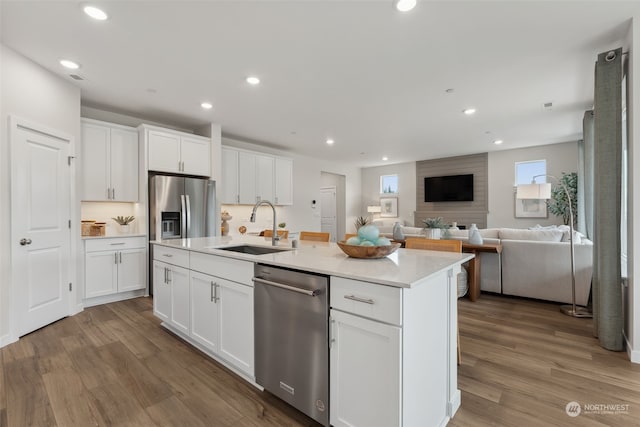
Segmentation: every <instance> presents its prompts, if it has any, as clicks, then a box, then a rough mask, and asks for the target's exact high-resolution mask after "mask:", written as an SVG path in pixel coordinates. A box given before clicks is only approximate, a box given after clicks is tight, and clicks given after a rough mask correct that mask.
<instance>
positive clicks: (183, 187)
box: [149, 174, 219, 291]
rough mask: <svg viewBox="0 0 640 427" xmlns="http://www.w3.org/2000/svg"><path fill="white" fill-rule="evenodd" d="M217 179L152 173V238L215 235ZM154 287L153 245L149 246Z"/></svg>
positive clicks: (150, 198)
mask: <svg viewBox="0 0 640 427" xmlns="http://www.w3.org/2000/svg"><path fill="white" fill-rule="evenodd" d="M216 213H217V208H216V183H215V181H211V180H209V179H207V178H191V177H185V176H172V175H155V174H154V175H149V240H166V239H187V238H192V237H209V236H215V235H216V234H217V230H218V229H219V225H218V220H217V215H216ZM149 260H150V268H149V279H150V280H149V289H150V290H151V291H152V289H153V276H152V274H153V246H151V247H150V248H149Z"/></svg>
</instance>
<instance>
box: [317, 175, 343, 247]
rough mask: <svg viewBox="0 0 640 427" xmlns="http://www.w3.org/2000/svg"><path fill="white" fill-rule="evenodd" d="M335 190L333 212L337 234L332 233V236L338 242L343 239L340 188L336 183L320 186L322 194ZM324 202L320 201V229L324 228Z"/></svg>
mask: <svg viewBox="0 0 640 427" xmlns="http://www.w3.org/2000/svg"><path fill="white" fill-rule="evenodd" d="M326 190H328V191H333V213H334V217H333V218H334V219H333V226H334V229H335V233H332V234H335V235H332V236H331V237H332V238H333V239H335V240H331V241H332V242H337V241H338V240H342V239H341V238H340V237H339V236H338V233H339V228H340V227H338V188H337V187H336V186H335V185H325V186H322V187H320V194H322V193H323V191H326ZM322 206H323V204H322V202H321V203H320V230H322V209H323V207H322Z"/></svg>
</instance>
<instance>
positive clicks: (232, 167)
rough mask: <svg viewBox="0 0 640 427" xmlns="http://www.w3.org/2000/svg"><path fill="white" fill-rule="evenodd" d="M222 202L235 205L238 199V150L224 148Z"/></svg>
mask: <svg viewBox="0 0 640 427" xmlns="http://www.w3.org/2000/svg"><path fill="white" fill-rule="evenodd" d="M220 202H221V203H222V204H226V205H234V204H236V203H238V202H239V199H238V150H234V149H232V148H225V147H223V148H222V186H221V189H220Z"/></svg>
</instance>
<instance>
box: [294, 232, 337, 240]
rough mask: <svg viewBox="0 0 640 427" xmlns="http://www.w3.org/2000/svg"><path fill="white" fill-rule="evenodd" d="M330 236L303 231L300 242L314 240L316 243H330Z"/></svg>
mask: <svg viewBox="0 0 640 427" xmlns="http://www.w3.org/2000/svg"><path fill="white" fill-rule="evenodd" d="M329 237H330V234H329V233H323V232H318V231H301V232H300V240H312V241H314V242H328V241H329Z"/></svg>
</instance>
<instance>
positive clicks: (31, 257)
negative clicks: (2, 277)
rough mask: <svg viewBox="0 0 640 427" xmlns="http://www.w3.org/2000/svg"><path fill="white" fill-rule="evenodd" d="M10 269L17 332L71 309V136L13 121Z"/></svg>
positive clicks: (19, 332)
mask: <svg viewBox="0 0 640 427" xmlns="http://www.w3.org/2000/svg"><path fill="white" fill-rule="evenodd" d="M10 130H11V260H12V262H11V268H12V272H13V275H12V279H13V291H14V292H13V295H14V304H13V313H14V317H13V319H14V321H15V322H16V323H15V328H14V329H13V330H14V331H15V334H16V336H22V335H24V334H27V333H29V332H31V331H34V330H36V329H38V328H41V327H42V326H44V325H47V324H49V323H51V322H54V321H56V320H58V319H60V318H62V317H65V316H67V315H68V314H69V313H70V306H69V301H70V298H69V295H70V290H69V287H70V286H69V283H70V271H69V270H70V268H69V266H70V264H71V263H72V261H71V260H72V257H71V229H70V218H71V211H70V202H71V201H70V190H71V180H70V169H71V167H70V165H69V157H68V156H69V150H70V144H71V139H70V138H68V137H65V136H62V135H60V133H59V132H57V131H51V130H47V129H44V128H41V127H40V126H37V125H29V124H27V123H26V122H23V121H21V120H19V119H12V122H11V126H10Z"/></svg>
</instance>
